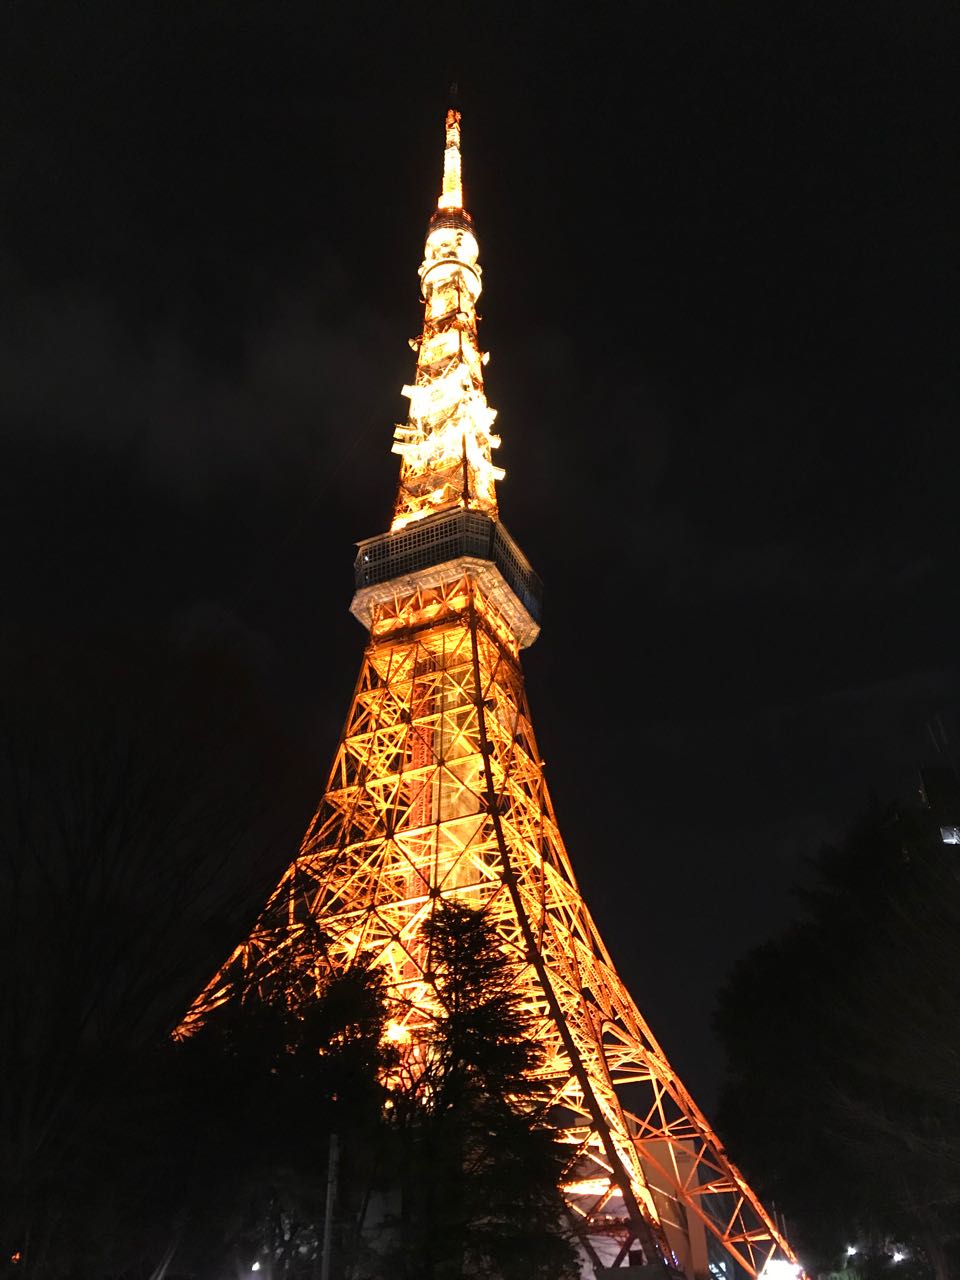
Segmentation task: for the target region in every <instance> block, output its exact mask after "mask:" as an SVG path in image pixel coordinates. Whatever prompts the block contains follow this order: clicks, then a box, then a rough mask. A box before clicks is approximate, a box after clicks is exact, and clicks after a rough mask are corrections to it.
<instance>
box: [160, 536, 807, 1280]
mask: <svg viewBox="0 0 960 1280" xmlns="http://www.w3.org/2000/svg"><path fill="white" fill-rule="evenodd" d="M441 541H442V540H441ZM365 545H366V544H361V551H360V555H359V557H358V568H357V576H358V580H359V581H360V582H361V585H360V587H359V590H358V593H357V596H356V597H355V601H354V611H355V612H357V613H358V614H359V615H360V616H362V617H364V618H368V619H369V626H370V640H369V643H368V645H367V648H366V652H365V654H364V658H363V662H362V666H361V670H360V677H359V680H358V682H357V685H356V689H355V691H354V695H353V699H352V702H351V704H350V709H349V713H348V715H347V719H346V724H345V726H344V730H343V734H342V736H341V739H340V742H339V745H338V747H337V750H336V754H335V757H334V762H333V767H332V769H331V771H330V776H329V779H328V783H327V787H326V791H325V793H324V796H323V800H322V802H321V804H320V807H319V809H318V811H317V813H316V815H315V817H314V819H313V821H312V823H311V825H310V827H309V829H308V831H307V833H306V836H305V838H304V841H303V844H302V847H301V849H300V853H299V856H298V857H297V858H296V860H295V861H294V862H293V864H292V865H291V866H290V868H289V869H288V871H287V872H286V874H285V875H284V877H283V879H282V881H281V883H280V884H279V886H278V887H277V889H276V891H275V892H274V894H273V896H272V897H271V899H270V901H269V903H268V905H267V907H266V909H265V910H264V912H263V915H262V917H261V919H260V920H259V922H258V924H257V926H256V928H255V930H254V931H253V933H252V935H251V937H250V938H249V939H248V940H247V941H246V942H245V943H244V944H243V945H242V946H241V947H240V948H238V950H237V951H236V953H235V954H234V956H233V957H231V960H230V961H228V963H227V964H226V965H225V966H224V968H223V969H222V970H221V972H220V973H219V974H218V975H217V977H215V978H214V980H213V981H212V982H211V983H210V984H209V986H208V987H207V988H206V990H205V991H204V992H203V993H202V994H201V996H200V997H199V998H198V1000H197V1001H196V1003H195V1004H194V1006H193V1008H192V1010H191V1013H190V1015H189V1018H188V1020H187V1022H186V1023H185V1026H184V1030H185V1031H188V1030H189V1029H190V1026H191V1025H193V1024H195V1023H196V1022H198V1021H200V1020H202V1019H203V1018H204V1017H205V1016H206V1014H207V1013H208V1012H209V1011H211V1010H212V1009H213V1008H215V1007H216V1006H217V1005H218V1004H220V1003H221V1002H223V1001H224V1000H226V999H227V998H228V997H229V994H230V991H231V989H232V985H233V981H234V978H235V974H236V968H235V966H237V965H239V966H241V968H242V971H243V974H244V983H245V985H247V986H249V984H250V983H251V982H252V983H254V984H257V983H261V982H262V984H263V985H264V987H265V988H266V987H267V986H268V985H269V984H270V982H271V980H272V978H273V975H274V974H275V973H276V972H277V971H278V970H280V969H282V968H283V965H284V963H285V954H286V953H298V950H299V947H298V944H299V943H300V942H301V941H302V938H303V937H304V936H306V935H307V934H308V933H309V936H312V937H317V936H320V937H322V938H323V939H324V940H325V942H324V946H323V950H322V952H320V951H318V952H316V953H315V955H314V957H313V959H312V961H311V963H312V964H313V966H314V976H315V978H316V981H317V983H318V985H319V983H320V982H321V981H322V980H323V979H324V977H325V976H326V975H327V973H328V972H330V971H333V972H338V971H342V970H345V969H349V968H350V967H351V966H352V965H356V964H358V963H362V964H372V965H376V966H378V967H379V968H380V969H381V970H382V971H383V973H384V975H385V983H386V992H387V997H388V1008H389V1019H390V1033H391V1037H392V1038H393V1039H395V1040H396V1041H399V1042H401V1043H405V1044H406V1045H407V1046H408V1052H409V1054H410V1055H412V1058H413V1059H414V1060H415V1058H416V1055H417V1052H418V1048H417V1046H418V1045H420V1044H422V1043H423V1042H424V1040H425V1038H427V1037H429V1034H430V1027H431V1024H432V1021H433V1015H434V1011H435V1007H436V1006H435V997H434V994H433V988H432V985H431V980H430V957H429V955H428V954H427V952H426V949H425V945H424V943H423V941H422V937H421V930H422V926H423V924H424V922H425V920H427V919H428V918H429V916H430V914H431V913H432V912H433V911H435V910H436V907H437V904H438V902H440V901H441V900H444V899H451V900H456V901H458V902H460V903H463V904H465V905H468V906H470V907H472V908H475V909H478V910H481V911H483V912H484V913H485V914H486V916H487V917H488V918H489V919H490V920H491V921H492V922H494V923H495V926H496V931H497V935H498V937H499V939H500V946H501V948H502V950H503V953H504V957H505V959H507V960H509V961H510V962H512V963H513V964H514V965H515V966H516V967H517V970H518V973H519V990H520V992H521V994H522V1001H523V1006H524V1008H525V1009H526V1012H527V1013H528V1015H529V1016H530V1018H531V1019H532V1026H533V1033H534V1034H535V1036H536V1038H537V1039H538V1041H539V1043H540V1045H541V1046H542V1049H543V1061H542V1066H541V1068H540V1069H539V1071H538V1074H537V1079H536V1082H535V1083H536V1087H537V1090H538V1093H539V1096H540V1097H541V1099H542V1100H543V1101H544V1103H546V1104H547V1105H548V1114H549V1116H550V1122H551V1124H552V1125H553V1126H554V1128H555V1130H556V1132H557V1135H558V1137H559V1138H560V1140H561V1141H562V1142H563V1144H564V1145H565V1146H566V1148H567V1150H568V1152H569V1159H568V1161H567V1167H566V1173H565V1176H564V1182H563V1187H562V1190H563V1195H564V1199H565V1201H566V1204H567V1207H568V1209H569V1212H570V1215H571V1218H572V1219H573V1221H574V1223H575V1224H577V1227H578V1233H579V1236H580V1239H581V1241H582V1243H583V1249H584V1252H585V1255H586V1257H587V1258H588V1259H589V1261H590V1263H591V1264H592V1265H593V1267H594V1269H595V1270H596V1271H597V1273H598V1274H601V1273H602V1272H603V1271H604V1270H606V1269H607V1268H611V1267H613V1268H622V1267H624V1266H628V1265H631V1264H633V1265H637V1264H639V1263H640V1262H641V1261H642V1262H643V1263H647V1264H649V1263H652V1262H656V1263H657V1264H658V1265H661V1266H662V1265H663V1264H664V1263H666V1264H667V1265H669V1266H670V1267H672V1268H675V1269H676V1270H678V1271H680V1272H682V1273H684V1274H685V1275H686V1276H688V1277H691V1278H692V1277H698V1276H704V1275H707V1274H708V1273H711V1272H712V1273H713V1274H714V1275H717V1276H726V1277H729V1280H733V1277H734V1275H735V1274H737V1273H738V1272H740V1273H742V1274H743V1275H746V1276H757V1275H759V1274H760V1273H761V1272H763V1270H764V1268H765V1266H767V1264H768V1263H769V1262H770V1261H771V1259H774V1258H781V1259H782V1258H786V1259H790V1258H792V1254H791V1253H790V1250H789V1247H788V1246H787V1244H786V1241H785V1240H784V1239H783V1238H782V1237H781V1235H780V1233H779V1232H778V1230H777V1228H776V1226H775V1224H774V1223H773V1222H772V1220H771V1219H770V1217H769V1216H768V1215H767V1213H766V1212H765V1210H764V1209H763V1207H762V1206H761V1205H760V1203H759V1201H758V1200H757V1198H756V1197H755V1196H754V1194H753V1192H752V1191H751V1190H750V1188H749V1186H748V1185H747V1183H746V1181H745V1180H744V1178H743V1177H742V1175H741V1174H740V1173H739V1171H738V1170H737V1169H736V1168H735V1167H734V1166H733V1164H732V1163H731V1162H730V1161H729V1160H728V1158H727V1157H726V1155H725V1153H724V1152H723V1150H722V1148H721V1145H720V1143H719V1141H718V1140H717V1138H716V1136H715V1135H714V1133H713V1132H712V1130H711V1128H710V1126H709V1124H708V1122H707V1121H706V1119H705V1118H704V1116H703V1115H702V1114H701V1112H700V1111H699V1109H698V1108H697V1106H696V1105H695V1103H694V1102H693V1100H692V1099H691V1097H690V1096H689V1094H688V1093H687V1092H686V1090H685V1089H684V1087H683V1086H682V1084H681V1083H680V1081H679V1080H678V1079H677V1076H676V1074H675V1072H674V1071H673V1069H672V1068H671V1066H670V1064H669V1062H668V1061H667V1059H666V1056H665V1055H664V1053H663V1051H662V1050H661V1048H660V1046H659V1045H658V1044H657V1042H656V1040H655V1039H654V1037H653V1035H652V1033H651V1032H650V1030H649V1028H648V1027H647V1025H646V1023H645V1022H644V1020H643V1018H642V1017H641V1015H640V1013H639V1010H638V1009H637V1007H636V1005H635V1004H634V1002H633V1000H632V999H631V997H630V995H629V994H628V992H627V991H626V989H625V987H624V985H623V983H622V982H621V980H620V978H619V977H618V975H617V973H616V970H615V968H614V965H613V963H612V961H611V959H610V956H609V954H608V953H607V950H606V948H605V947H604V945H603V942H602V940H601V938H600V935H599V933H598V931H597V928H596V926H595V924H594V922H593V920H592V919H591V916H590V914H589V911H588V910H587V907H586V904H585V902H584V900H583V897H582V895H581V893H580V891H579V889H578V887H577V883H576V879H575V876H574V873H573V869H572V866H571V863H570V859H569V857H568V855H567V851H566V849H565V847H564V844H563V841H562V839H561V836H560V832H559V829H558V827H557V822H556V818H555V815H554V809H553V805H552V803H551V800H550V795H549V792H548V789H547V783H546V779H545V776H544V766H543V761H542V759H541V757H540V752H539V749H538V746H537V742H536V738H535V736H534V730H533V724H532V720H531V715H530V709H529V706H528V703H527V698H526V693H525V690H524V682H523V677H522V673H521V668H520V663H519V647H520V642H519V639H518V635H519V636H525V635H528V634H530V633H531V632H532V631H534V628H535V627H536V624H537V620H536V618H535V617H534V616H533V615H532V614H531V613H529V611H528V610H527V607H526V605H525V604H524V603H523V602H522V601H521V600H520V599H519V598H518V597H517V595H516V594H515V592H514V590H513V587H512V586H511V584H509V583H508V582H507V581H506V579H505V577H504V575H503V572H502V570H501V567H500V566H499V565H498V563H497V561H496V560H491V559H484V558H482V557H480V556H476V555H457V556H455V558H454V559H453V560H450V561H446V562H444V563H442V564H439V565H431V566H428V567H426V568H423V569H420V570H416V571H413V572H407V573H402V574H401V575H399V576H397V577H396V578H393V579H389V580H387V581H386V582H383V583H377V582H372V581H370V578H371V576H375V575H372V573H371V571H370V569H369V565H370V561H369V560H364V559H363V556H364V555H365V554H368V553H366V552H364V549H363V548H364V546H365ZM387 562H388V563H391V562H390V561H389V558H387ZM392 563H393V565H394V567H396V562H395V561H394V562H392ZM522 567H523V566H522V565H521V568H522ZM534 595H535V593H534V594H532V595H531V596H530V597H528V602H529V603H532V604H533V606H534V607H537V605H536V601H535V598H534ZM522 615H526V618H525V619H524V617H523V616H522ZM721 1264H722V1265H721Z"/></svg>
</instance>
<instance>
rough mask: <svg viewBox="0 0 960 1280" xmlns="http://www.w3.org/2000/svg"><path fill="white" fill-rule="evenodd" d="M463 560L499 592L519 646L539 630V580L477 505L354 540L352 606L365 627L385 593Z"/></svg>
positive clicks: (431, 578)
mask: <svg viewBox="0 0 960 1280" xmlns="http://www.w3.org/2000/svg"><path fill="white" fill-rule="evenodd" d="M466 563H469V564H474V565H476V566H477V568H478V572H479V574H480V576H481V577H483V578H485V579H486V580H487V581H486V582H485V585H486V587H487V590H488V592H489V591H491V588H492V594H493V595H494V596H497V597H499V598H500V599H499V603H500V605H501V607H503V608H504V611H505V612H506V613H507V615H508V616H509V617H510V621H511V625H513V627H514V631H515V632H516V635H517V640H518V642H519V644H520V647H521V648H526V647H527V646H528V645H530V644H532V643H533V641H534V640H535V639H536V637H537V635H538V634H539V631H540V619H541V615H542V610H543V584H542V582H541V581H540V578H539V577H538V575H537V574H536V573H535V572H534V570H533V569H532V568H531V565H530V562H529V560H528V559H527V558H526V556H525V555H524V554H523V552H522V551H521V550H520V548H519V547H518V546H517V544H516V543H515V542H514V540H513V538H511V537H510V535H509V533H507V531H506V529H505V528H504V526H503V525H502V524H501V523H500V521H499V520H494V519H492V518H491V517H490V516H488V515H485V514H484V513H483V512H480V511H468V510H464V509H463V508H456V509H454V510H452V511H442V512H440V513H438V514H437V515H435V516H427V517H426V518H425V519H423V520H417V521H414V522H413V523H412V524H409V525H406V526H405V527H404V528H403V529H399V530H397V531H396V532H395V533H383V534H380V535H379V537H376V538H366V539H365V540H364V541H363V542H359V543H357V556H356V559H355V561H354V576H355V581H356V588H357V590H356V595H355V596H354V600H353V605H352V606H351V612H352V613H353V614H354V616H355V617H356V618H358V619H359V620H360V621H361V622H362V623H363V624H364V626H367V627H369V626H370V619H371V616H372V611H373V606H374V604H375V603H376V602H377V601H378V600H381V599H383V598H384V597H385V595H386V594H387V593H392V592H393V591H394V590H398V591H402V590H405V589H407V588H408V587H410V586H413V585H416V584H417V583H421V584H424V583H429V582H432V581H439V580H440V578H441V576H447V573H446V570H445V566H448V565H449V566H450V567H451V568H453V567H454V566H456V565H463V564H466ZM431 570H437V571H438V572H436V573H434V572H431Z"/></svg>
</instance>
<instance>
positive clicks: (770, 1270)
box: [759, 1258, 800, 1280]
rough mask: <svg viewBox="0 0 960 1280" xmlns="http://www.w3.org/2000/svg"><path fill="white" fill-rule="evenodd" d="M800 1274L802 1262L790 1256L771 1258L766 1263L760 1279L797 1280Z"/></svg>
mask: <svg viewBox="0 0 960 1280" xmlns="http://www.w3.org/2000/svg"><path fill="white" fill-rule="evenodd" d="M799 1275H800V1263H799V1262H791V1261H790V1260H789V1258H770V1259H769V1261H767V1262H766V1263H764V1266H763V1269H762V1270H761V1272H760V1276H759V1280H796V1277H797V1276H799Z"/></svg>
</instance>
